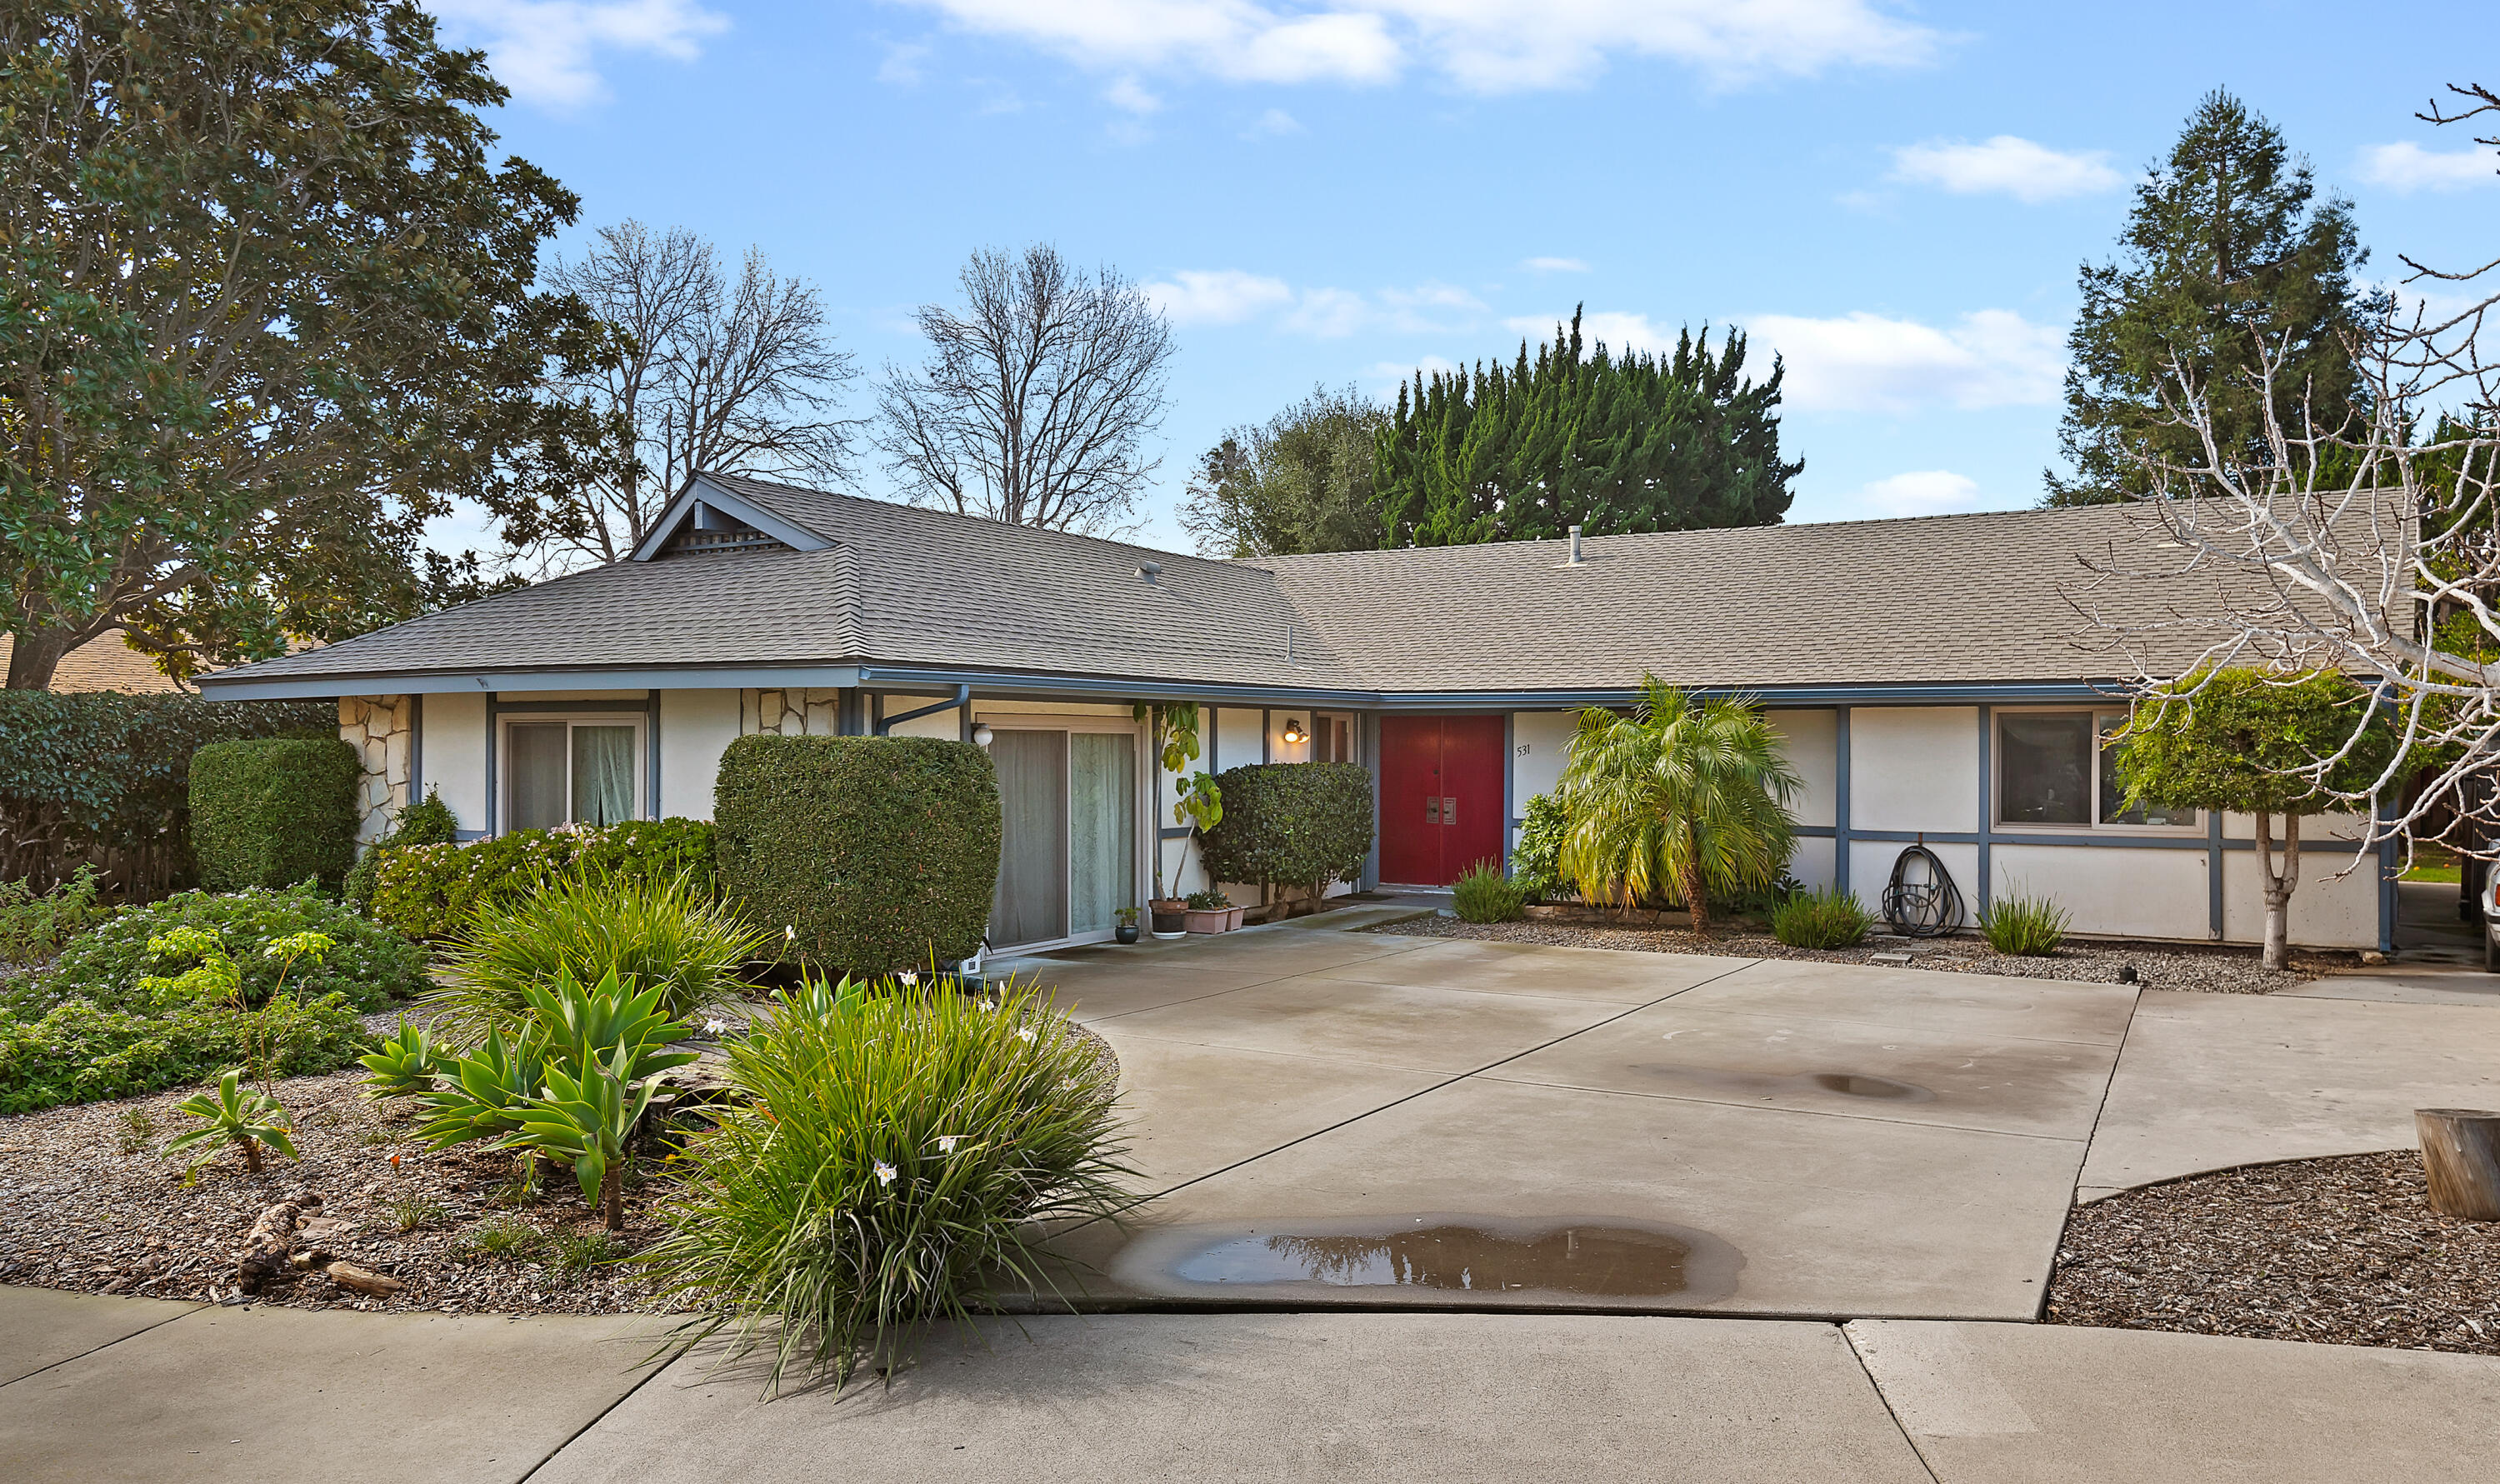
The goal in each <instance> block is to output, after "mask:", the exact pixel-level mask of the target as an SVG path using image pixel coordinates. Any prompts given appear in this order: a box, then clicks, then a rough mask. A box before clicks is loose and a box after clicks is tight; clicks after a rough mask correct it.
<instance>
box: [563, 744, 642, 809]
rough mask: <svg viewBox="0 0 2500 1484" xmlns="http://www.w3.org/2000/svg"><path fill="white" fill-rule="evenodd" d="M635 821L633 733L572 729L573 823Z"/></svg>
mask: <svg viewBox="0 0 2500 1484" xmlns="http://www.w3.org/2000/svg"><path fill="white" fill-rule="evenodd" d="M633 817H634V729H633V728H632V727H575V728H574V729H573V820H574V823H576V824H590V825H606V824H615V823H617V822H619V821H620V820H626V819H631V818H633Z"/></svg>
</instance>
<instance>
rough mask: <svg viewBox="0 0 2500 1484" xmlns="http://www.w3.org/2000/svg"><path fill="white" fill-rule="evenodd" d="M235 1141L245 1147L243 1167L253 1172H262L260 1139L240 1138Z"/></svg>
mask: <svg viewBox="0 0 2500 1484" xmlns="http://www.w3.org/2000/svg"><path fill="white" fill-rule="evenodd" d="M235 1142H236V1143H237V1144H239V1145H241V1146H242V1147H243V1168H244V1169H246V1170H247V1171H251V1172H252V1173H253V1174H258V1173H260V1141H259V1140H257V1139H254V1138H237V1139H236V1140H235Z"/></svg>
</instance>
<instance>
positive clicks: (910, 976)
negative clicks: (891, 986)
mask: <svg viewBox="0 0 2500 1484" xmlns="http://www.w3.org/2000/svg"><path fill="white" fill-rule="evenodd" d="M895 977H896V978H898V979H901V980H902V981H903V982H904V983H905V984H917V983H919V982H920V975H919V974H917V973H913V972H912V971H910V970H908V969H906V970H905V971H903V972H902V973H898V974H896V975H895Z"/></svg>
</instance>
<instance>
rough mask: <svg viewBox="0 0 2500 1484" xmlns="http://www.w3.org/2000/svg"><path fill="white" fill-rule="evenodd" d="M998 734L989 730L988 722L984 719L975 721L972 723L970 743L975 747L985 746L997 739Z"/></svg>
mask: <svg viewBox="0 0 2500 1484" xmlns="http://www.w3.org/2000/svg"><path fill="white" fill-rule="evenodd" d="M998 735H999V734H998V733H996V732H993V731H991V730H990V724H989V723H988V722H986V721H976V722H973V723H972V745H973V746H975V747H987V746H988V745H989V744H990V743H991V742H995V741H997V739H998Z"/></svg>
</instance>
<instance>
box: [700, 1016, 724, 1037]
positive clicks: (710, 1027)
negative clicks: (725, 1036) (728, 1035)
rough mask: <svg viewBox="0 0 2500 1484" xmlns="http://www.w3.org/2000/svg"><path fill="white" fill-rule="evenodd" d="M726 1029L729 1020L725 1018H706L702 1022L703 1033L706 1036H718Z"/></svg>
mask: <svg viewBox="0 0 2500 1484" xmlns="http://www.w3.org/2000/svg"><path fill="white" fill-rule="evenodd" d="M728 1029H729V1022H728V1021H726V1020H707V1021H705V1022H704V1034H705V1035H706V1036H718V1035H719V1034H720V1033H721V1032H723V1031H726V1030H728Z"/></svg>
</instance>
